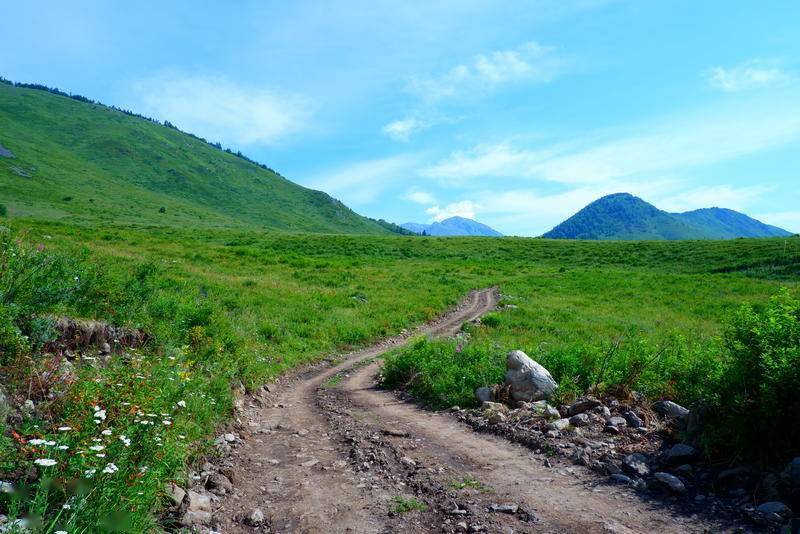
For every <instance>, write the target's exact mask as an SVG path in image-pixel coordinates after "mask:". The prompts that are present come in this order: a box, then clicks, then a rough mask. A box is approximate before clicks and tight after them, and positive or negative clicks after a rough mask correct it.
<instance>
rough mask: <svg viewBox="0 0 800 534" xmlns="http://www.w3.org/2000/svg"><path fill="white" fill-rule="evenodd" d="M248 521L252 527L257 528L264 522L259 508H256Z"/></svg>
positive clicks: (262, 513)
mask: <svg viewBox="0 0 800 534" xmlns="http://www.w3.org/2000/svg"><path fill="white" fill-rule="evenodd" d="M248 519H249V521H250V524H251V525H252V526H254V527H257V526H258V525H260V524H261V523H263V522H264V512H262V511H261V508H256V509H255V510H253V513H251V514H250V517H249V518H248Z"/></svg>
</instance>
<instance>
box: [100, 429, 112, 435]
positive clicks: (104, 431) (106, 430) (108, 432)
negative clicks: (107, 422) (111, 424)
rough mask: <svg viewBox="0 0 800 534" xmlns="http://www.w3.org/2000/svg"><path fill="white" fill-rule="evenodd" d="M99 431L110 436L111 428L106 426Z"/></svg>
mask: <svg viewBox="0 0 800 534" xmlns="http://www.w3.org/2000/svg"><path fill="white" fill-rule="evenodd" d="M100 433H101V434H103V435H104V436H110V435H111V429H110V428H106V429H105V430H103V431H102V432H100Z"/></svg>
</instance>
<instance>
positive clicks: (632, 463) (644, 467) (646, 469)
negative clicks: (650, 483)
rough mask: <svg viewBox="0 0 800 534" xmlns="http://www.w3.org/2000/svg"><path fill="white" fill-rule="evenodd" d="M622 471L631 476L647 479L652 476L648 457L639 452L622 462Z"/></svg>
mask: <svg viewBox="0 0 800 534" xmlns="http://www.w3.org/2000/svg"><path fill="white" fill-rule="evenodd" d="M622 470H623V471H625V472H626V473H628V474H629V475H631V476H636V477H642V478H644V477H646V476H647V475H649V474H650V466H649V462H648V459H647V456H645V455H644V454H642V453H639V452H635V453H633V454H629V455H628V456H626V457H625V458H624V459H623V460H622Z"/></svg>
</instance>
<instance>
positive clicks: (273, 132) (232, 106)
mask: <svg viewBox="0 0 800 534" xmlns="http://www.w3.org/2000/svg"><path fill="white" fill-rule="evenodd" d="M133 89H134V92H135V93H136V97H137V98H138V99H139V100H140V105H139V106H137V108H138V109H141V110H142V113H144V114H146V115H154V116H155V117H157V118H159V119H161V120H168V121H170V122H172V123H173V124H175V125H176V126H178V127H179V128H181V129H182V130H185V131H188V132H191V133H194V134H197V135H200V136H202V137H205V138H206V139H208V140H209V141H221V142H223V143H224V144H230V145H235V146H242V145H269V144H273V143H276V142H278V141H281V140H283V139H284V138H286V137H288V136H290V135H292V134H296V133H298V132H300V131H303V130H305V129H306V128H307V127H308V126H309V123H310V121H311V117H312V107H311V105H310V104H309V102H308V101H307V100H306V99H305V98H303V97H301V96H298V95H294V94H288V93H283V92H279V91H275V90H271V89H266V88H256V87H246V86H243V85H240V84H237V83H235V82H233V81H231V80H229V79H227V78H224V77H221V76H196V75H184V74H179V73H168V74H162V75H159V76H155V77H152V78H148V79H144V80H141V81H139V82H137V83H136V84H134V87H133Z"/></svg>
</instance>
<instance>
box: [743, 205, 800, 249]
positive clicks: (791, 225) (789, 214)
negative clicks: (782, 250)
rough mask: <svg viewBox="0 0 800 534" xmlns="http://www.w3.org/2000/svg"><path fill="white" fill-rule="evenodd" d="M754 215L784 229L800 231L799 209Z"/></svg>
mask: <svg viewBox="0 0 800 534" xmlns="http://www.w3.org/2000/svg"><path fill="white" fill-rule="evenodd" d="M754 217H755V218H756V219H758V220H759V221H762V222H765V223H767V224H772V225H774V226H778V227H779V228H783V229H784V230H786V231H789V232H797V233H800V211H777V212H769V213H758V214H756V215H754ZM795 246H796V245H795Z"/></svg>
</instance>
